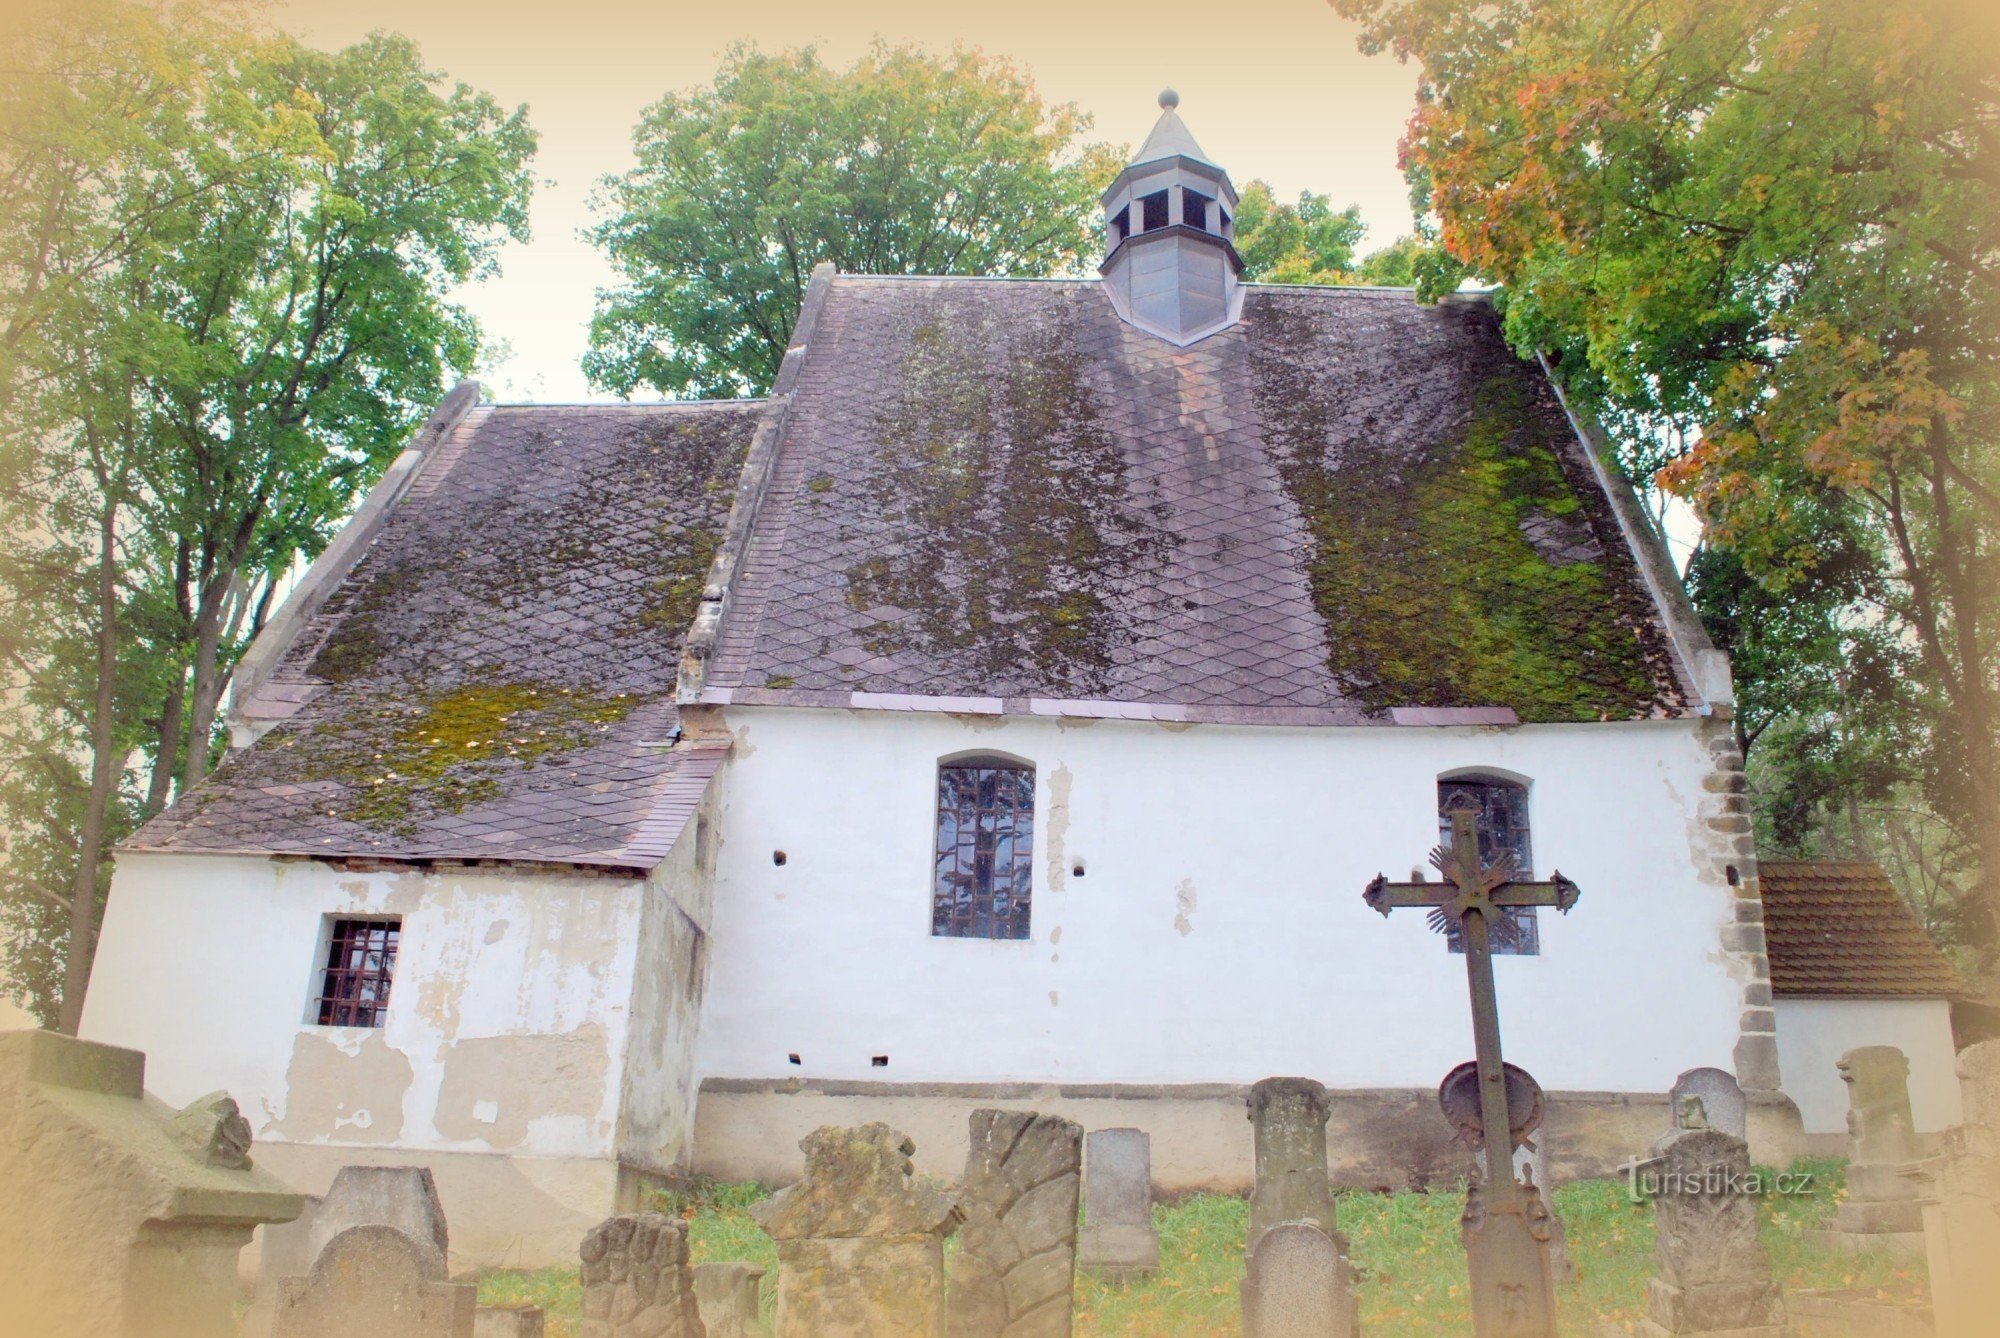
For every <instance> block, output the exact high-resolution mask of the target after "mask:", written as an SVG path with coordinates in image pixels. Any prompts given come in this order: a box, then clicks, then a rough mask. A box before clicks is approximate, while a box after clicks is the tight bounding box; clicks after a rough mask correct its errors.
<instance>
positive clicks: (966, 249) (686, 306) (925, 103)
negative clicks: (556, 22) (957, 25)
mask: <svg viewBox="0 0 2000 1338" xmlns="http://www.w3.org/2000/svg"><path fill="white" fill-rule="evenodd" d="M1089 128H1090V118H1089V117H1087V116H1085V115H1083V114H1082V113H1080V112H1078V111H1077V110H1076V108H1075V107H1074V106H1073V105H1070V104H1067V103H1065V104H1062V105H1059V106H1048V105H1045V104H1044V103H1043V102H1042V100H1041V97H1040V96H1039V95H1038V94H1037V93H1036V91H1035V87H1034V85H1033V83H1031V82H1030V81H1029V79H1028V78H1027V76H1026V75H1024V74H1023V73H1021V72H1020V71H1019V70H1017V69H1015V68H1014V67H1013V66H1012V65H1010V64H1008V63H1007V62H1005V61H1002V60H997V59H992V58H989V57H985V56H981V55H978V54H976V53H970V52H965V51H955V52H953V53H952V54H951V55H950V56H948V57H938V56H933V55H929V54H926V53H924V52H922V51H920V50H917V49H915V48H910V47H886V46H880V45H878V46H876V47H875V49H874V50H872V51H871V52H870V53H869V54H868V55H867V56H865V57H863V58H862V59H861V60H860V61H859V62H858V63H857V64H856V65H855V66H854V67H853V68H852V69H848V70H831V69H828V68H827V67H826V66H825V65H823V64H822V63H821V62H820V60H819V58H818V56H817V55H816V54H814V52H813V51H812V50H810V49H807V50H802V51H788V52H785V53H783V54H780V55H768V54H765V53H762V52H759V51H755V50H750V49H746V48H742V47H738V48H736V49H734V50H732V51H731V52H730V53H729V55H728V57H727V59H726V60H725V61H724V62H723V65H722V68H721V69H720V70H719V71H718V72H717V74H716V77H715V81H714V83H713V84H712V85H710V86H709V87H706V88H701V89H697V90H695V91H693V92H691V93H685V94H679V93H677V94H670V95H668V96H667V97H665V98H663V99H662V100H661V101H659V102H658V103H656V104H654V105H653V106H652V107H649V108H648V109H647V110H646V112H645V115H644V117H643V118H642V119H641V121H640V123H639V126H638V128H637V129H636V130H635V131H634V133H633V146H634V148H635V150H636V152H637V155H638V159H639V165H638V166H637V167H635V168H634V169H632V170H631V171H630V172H628V173H626V174H625V175H624V176H622V177H617V178H612V179H609V180H607V181H605V182H604V183H603V186H602V189H601V191H600V193H599V198H598V207H599V210H600V213H601V214H602V216H603V221H602V222H600V223H599V224H598V225H597V226H596V227H595V228H593V229H592V231H591V237H592V239H593V240H594V241H595V242H596V243H597V244H598V245H599V246H602V247H603V248H604V249H605V251H606V253H607V254H608V255H609V256H610V258H611V261H612V263H613V264H615V265H616V266H617V268H618V271H619V274H620V276H621V278H622V282H621V283H620V285H619V286H618V287H616V288H614V289H612V290H611V291H609V292H607V293H604V294H602V295H601V296H600V299H599V304H598V310H597V314H596V316H595V317H594V318H593V320H592V322H591V332H590V345H591V346H590V352H589V353H588V354H587V355H586V356H585V358H584V369H585V370H586V371H587V372H588V373H589V374H590V377H591V379H592V380H593V381H594V382H595V383H596V384H598V385H600V386H603V387H606V388H608V389H611V390H615V391H617V392H619V393H621V394H629V393H630V392H631V391H633V390H634V389H636V388H638V387H640V386H650V387H652V388H653V389H655V390H658V391H661V392H663V393H666V394H669V395H706V396H732V395H741V394H754V393H760V392H762V391H763V390H765V389H766V388H767V387H768V386H769V385H770V384H771V381H772V378H774V377H775V376H776V375H777V370H778V364H779V362H780V361H781V360H782V359H783V357H784V351H785V344H786V342H787V340H788V339H789V338H790V337H791V328H792V321H793V319H794V318H795V317H796V315H797V313H798V308H799V303H800V300H801V298H802V297H803V295H804V291H805V285H806V281H807V278H808V277H809V276H810V274H811V273H812V269H813V266H814V265H816V264H818V263H819V262H821V261H828V260H830V261H832V262H834V263H835V264H837V265H838V266H840V268H841V269H843V270H846V271H850V272H855V273H863V274H995V275H1050V274H1069V273H1078V272H1080V271H1081V270H1082V268H1083V266H1084V264H1085V262H1086V261H1089V260H1094V259H1095V258H1096V256H1097V253H1098V251H1099V249H1100V243H1099V241H1098V217H1097V193H1098V191H1099V190H1100V189H1101V188H1102V187H1103V186H1104V185H1106V184H1108V182H1109V181H1110V179H1111V177H1112V176H1113V175H1115V174H1116V172H1117V171H1118V169H1119V167H1120V166H1122V158H1121V156H1120V155H1119V154H1117V153H1115V152H1114V151H1113V150H1111V149H1109V148H1107V147H1106V146H1104V145H1101V144H1083V143H1079V138H1080V136H1081V135H1082V134H1083V133H1084V132H1086V131H1087V130H1088V129H1089Z"/></svg>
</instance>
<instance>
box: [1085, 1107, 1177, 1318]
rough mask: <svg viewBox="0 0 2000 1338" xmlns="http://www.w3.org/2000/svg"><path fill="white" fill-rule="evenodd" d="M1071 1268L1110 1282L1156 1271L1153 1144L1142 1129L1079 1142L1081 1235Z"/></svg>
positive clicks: (1095, 1134) (1101, 1132)
mask: <svg viewBox="0 0 2000 1338" xmlns="http://www.w3.org/2000/svg"><path fill="white" fill-rule="evenodd" d="M1076 1262H1077V1266H1078V1267H1079V1268H1086V1269H1089V1270H1090V1271H1091V1272H1093V1273H1096V1274H1098V1275H1099V1276H1101V1277H1104V1278H1108V1279H1110V1280H1111V1281H1114V1282H1124V1281H1128V1280H1130V1279H1132V1278H1142V1277H1145V1276H1146V1275H1148V1274H1150V1273H1152V1272H1154V1271H1155V1270H1156V1269H1158V1268H1159V1266H1160V1233H1159V1230H1158V1229H1157V1228H1155V1227H1154V1225H1153V1140H1152V1136H1151V1135H1149V1134H1147V1133H1146V1132H1145V1131H1144V1130H1143V1129H1097V1130H1093V1131H1092V1132H1091V1133H1089V1134H1086V1135H1085V1136H1084V1140H1083V1231H1082V1233H1081V1234H1080V1235H1079V1236H1078V1237H1077V1256H1076Z"/></svg>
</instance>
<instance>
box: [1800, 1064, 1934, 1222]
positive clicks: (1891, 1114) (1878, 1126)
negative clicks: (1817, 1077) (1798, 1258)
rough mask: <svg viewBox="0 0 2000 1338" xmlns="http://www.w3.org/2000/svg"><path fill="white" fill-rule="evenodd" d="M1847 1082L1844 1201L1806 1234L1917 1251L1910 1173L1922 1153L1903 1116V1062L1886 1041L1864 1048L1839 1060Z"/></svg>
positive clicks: (1917, 1208) (1906, 1077) (1906, 1108)
mask: <svg viewBox="0 0 2000 1338" xmlns="http://www.w3.org/2000/svg"><path fill="white" fill-rule="evenodd" d="M1840 1076H1841V1080H1842V1081H1844V1082H1845V1083H1846V1084H1847V1158H1848V1160H1847V1198H1846V1200H1845V1201H1843V1202H1842V1203H1841V1205H1840V1208H1839V1210H1838V1211H1837V1212H1836V1213H1835V1214H1834V1218H1833V1225H1832V1226H1831V1227H1830V1228H1828V1229H1826V1230H1823V1231H1814V1232H1811V1233H1809V1234H1810V1235H1811V1237H1812V1238H1813V1239H1814V1240H1815V1241H1817V1242H1818V1243H1819V1244H1820V1245H1821V1246H1823V1247H1825V1248H1828V1249H1844V1250H1889V1251H1894V1252H1896V1253H1901V1254H1919V1253H1921V1252H1922V1251H1923V1249H1924V1237H1923V1229H1924V1221H1923V1207H1922V1204H1921V1203H1920V1202H1919V1196H1920V1189H1919V1186H1918V1183H1917V1180H1916V1177H1915V1175H1914V1174H1913V1172H1914V1170H1915V1164H1916V1162H1917V1161H1918V1159H1919V1158H1920V1157H1922V1155H1923V1149H1922V1147H1921V1145H1920V1144H1919V1143H1918V1142H1917V1131H1916V1121H1915V1120H1914V1118H1913V1117H1912V1116H1911V1114H1910V1061H1909V1060H1908V1059H1906V1058H1905V1057H1904V1056H1903V1052H1902V1051H1901V1050H1898V1049H1897V1048H1896V1047H1895V1046H1893V1045H1864V1046H1861V1047H1860V1048H1859V1049H1855V1050H1849V1051H1848V1052H1847V1053H1846V1054H1844V1055H1842V1056H1841V1057H1840Z"/></svg>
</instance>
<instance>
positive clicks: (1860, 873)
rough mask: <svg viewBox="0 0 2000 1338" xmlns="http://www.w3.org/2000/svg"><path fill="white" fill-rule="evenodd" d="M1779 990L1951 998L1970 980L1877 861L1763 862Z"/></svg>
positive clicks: (1760, 876) (1761, 881) (1760, 880)
mask: <svg viewBox="0 0 2000 1338" xmlns="http://www.w3.org/2000/svg"><path fill="white" fill-rule="evenodd" d="M1757 885H1758V889H1759V891H1760V892H1761V893H1762V894H1763V898H1764V939H1765V944H1766V951H1767V954H1768V955H1769V957H1770V960H1771V992H1772V993H1773V994H1777V995H1829V996H1835V997H1841V996H1845V997H1849V998H1909V997H1926V996H1929V997H1951V996H1956V995H1960V994H1963V993H1965V982H1964V980H1962V979H1961V978H1960V977H1959V974H1958V972H1956V971H1955V970H1953V969H1952V966H1951V963H1950V962H1948V961H1946V960H1945V957H1944V954H1943V953H1941V952H1939V951H1938V949H1937V945H1936V944H1935V943H1933V942H1932V941H1931V937H1930V935H1929V934H1927V933H1925V932H1924V927H1923V926H1922V925H1921V924H1919V923H1918V922H1917V917H1916V916H1915V914H1913V913H1912V912H1911V910H1910V908H1909V905H1908V904H1907V903H1905V902H1904V900H1903V898H1902V897H1901V896H1900V895H1899V894H1898V893H1897V891H1896V888H1895V885H1894V884H1892V883H1891V882H1890V881H1889V877H1888V875H1887V874H1885V873H1883V872H1882V866H1881V865H1879V864H1877V863H1875V862H1874V861H1873V860H1760V861H1758V864H1757Z"/></svg>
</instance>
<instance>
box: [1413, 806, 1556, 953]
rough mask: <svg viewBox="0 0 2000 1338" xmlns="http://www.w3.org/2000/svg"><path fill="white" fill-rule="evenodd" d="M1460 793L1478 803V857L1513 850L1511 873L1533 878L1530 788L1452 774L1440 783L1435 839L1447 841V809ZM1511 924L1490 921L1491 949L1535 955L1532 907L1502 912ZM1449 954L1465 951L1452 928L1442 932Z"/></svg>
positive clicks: (1539, 942)
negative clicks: (1530, 840) (1512, 869)
mask: <svg viewBox="0 0 2000 1338" xmlns="http://www.w3.org/2000/svg"><path fill="white" fill-rule="evenodd" d="M1460 795H1464V796H1466V797H1467V798H1469V799H1471V800H1472V801H1473V802H1474V803H1476V804H1478V805H1479V816H1478V817H1477V818H1476V819H1474V821H1473V827H1474V830H1476V831H1477V832H1478V833H1479V858H1480V859H1481V860H1482V861H1483V862H1487V863H1491V862H1492V861H1493V860H1496V859H1498V858H1499V857H1500V852H1501V851H1503V850H1505V851H1511V852H1512V853H1513V856H1514V872H1515V873H1517V874H1518V875H1520V876H1521V877H1522V878H1533V877H1534V876H1535V855H1534V850H1533V848H1532V847H1530V845H1529V844H1528V787H1527V786H1525V785H1523V784H1521V783H1520V782H1519V781H1512V780H1508V779H1506V778H1505V777H1502V776H1487V775H1472V776H1453V777H1450V778H1449V779H1446V780H1441V781H1439V782H1438V840H1439V841H1440V842H1441V843H1442V844H1444V845H1447V846H1448V845H1450V844H1451V818H1450V816H1449V815H1448V811H1447V810H1448V807H1449V805H1450V804H1451V802H1452V800H1454V799H1456V798H1458V796H1460ZM1506 915H1507V918H1508V920H1509V921H1510V925H1508V926H1501V925H1494V926H1492V928H1493V931H1494V932H1493V934H1492V939H1493V951H1494V952H1496V953H1503V952H1504V953H1520V954H1523V955H1529V956H1532V955H1535V954H1538V953H1540V952H1541V950H1542V940H1541V933H1540V930H1539V928H1538V926H1537V925H1536V923H1535V908H1534V907H1532V906H1523V907H1520V908H1518V909H1514V910H1509V911H1507V912H1506ZM1445 937H1446V939H1447V940H1448V941H1449V942H1450V944H1451V950H1452V951H1453V952H1464V951H1465V941H1464V940H1463V939H1462V938H1460V937H1459V934H1458V931H1457V929H1456V928H1453V929H1449V930H1447V931H1445Z"/></svg>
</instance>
